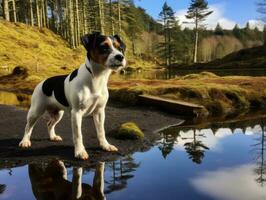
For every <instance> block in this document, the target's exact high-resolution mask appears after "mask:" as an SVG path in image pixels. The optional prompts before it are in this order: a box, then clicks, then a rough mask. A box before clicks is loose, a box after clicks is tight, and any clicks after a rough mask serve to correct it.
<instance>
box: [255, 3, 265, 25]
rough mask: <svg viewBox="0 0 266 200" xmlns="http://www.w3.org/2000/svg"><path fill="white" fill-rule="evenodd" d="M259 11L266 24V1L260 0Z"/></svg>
mask: <svg viewBox="0 0 266 200" xmlns="http://www.w3.org/2000/svg"><path fill="white" fill-rule="evenodd" d="M257 7H258V9H257V11H258V12H259V13H260V14H261V20H263V21H264V22H266V0H260V2H259V3H257Z"/></svg>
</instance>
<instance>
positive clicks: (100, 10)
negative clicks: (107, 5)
mask: <svg viewBox="0 0 266 200" xmlns="http://www.w3.org/2000/svg"><path fill="white" fill-rule="evenodd" d="M98 7H99V8H98V15H99V26H100V27H99V28H100V32H101V33H102V34H105V33H104V6H103V3H102V2H101V0H98Z"/></svg>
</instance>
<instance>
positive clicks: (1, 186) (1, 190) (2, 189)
mask: <svg viewBox="0 0 266 200" xmlns="http://www.w3.org/2000/svg"><path fill="white" fill-rule="evenodd" d="M5 189H6V185H5V184H0V194H2V193H4V191H5Z"/></svg>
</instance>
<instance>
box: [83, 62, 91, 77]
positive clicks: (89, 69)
mask: <svg viewBox="0 0 266 200" xmlns="http://www.w3.org/2000/svg"><path fill="white" fill-rule="evenodd" d="M85 67H86V69H87V70H88V71H89V72H90V74H91V75H92V71H91V68H89V67H88V65H87V64H86V63H85Z"/></svg>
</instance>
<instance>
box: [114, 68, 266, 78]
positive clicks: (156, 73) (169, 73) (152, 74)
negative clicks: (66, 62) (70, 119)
mask: <svg viewBox="0 0 266 200" xmlns="http://www.w3.org/2000/svg"><path fill="white" fill-rule="evenodd" d="M202 71H209V72H212V73H215V74H216V75H218V76H232V75H235V76H266V69H253V70H248V69H230V70H229V69H224V70H179V69H171V70H162V69H158V70H149V71H145V70H143V71H136V72H131V73H129V72H128V73H125V74H123V75H122V74H120V75H118V74H117V75H114V77H116V78H122V79H138V78H143V79H163V80H165V79H171V78H176V77H178V76H184V75H188V74H193V73H200V72H202Z"/></svg>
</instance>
